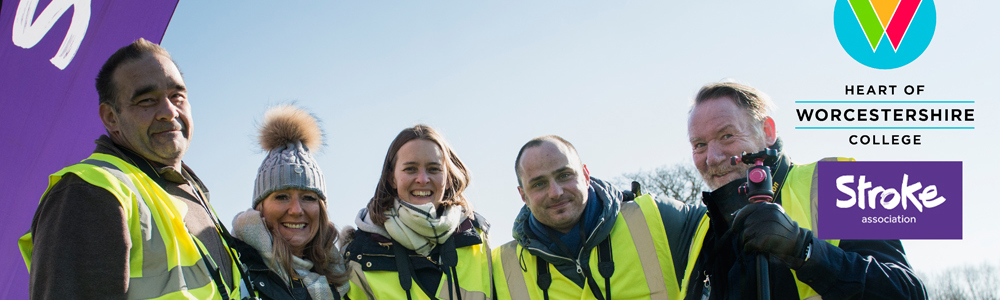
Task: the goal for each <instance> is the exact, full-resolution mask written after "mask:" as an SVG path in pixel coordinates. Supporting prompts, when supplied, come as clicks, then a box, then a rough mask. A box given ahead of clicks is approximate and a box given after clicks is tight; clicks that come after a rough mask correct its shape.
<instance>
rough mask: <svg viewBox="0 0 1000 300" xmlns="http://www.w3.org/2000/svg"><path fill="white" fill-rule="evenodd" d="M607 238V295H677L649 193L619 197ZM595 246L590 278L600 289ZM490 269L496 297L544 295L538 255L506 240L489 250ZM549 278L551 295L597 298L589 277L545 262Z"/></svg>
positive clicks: (659, 221) (660, 223)
mask: <svg viewBox="0 0 1000 300" xmlns="http://www.w3.org/2000/svg"><path fill="white" fill-rule="evenodd" d="M608 238H610V239H611V249H612V250H611V253H612V261H613V262H614V266H615V271H614V273H613V274H612V275H611V297H613V298H615V299H676V298H675V297H674V295H677V294H678V293H679V288H678V286H677V275H676V273H675V271H674V262H673V257H672V256H671V254H670V244H669V242H668V241H667V234H666V231H665V229H664V228H663V219H662V218H661V217H660V210H659V208H658V207H657V205H656V202H655V201H654V200H653V197H652V196H650V195H643V196H641V197H638V198H636V199H635V200H634V201H628V202H623V203H622V205H621V211H620V212H619V213H618V217H617V218H616V219H615V225H614V227H613V228H612V229H611V234H610V236H609V237H608ZM597 248H598V247H594V249H593V251H592V252H591V255H590V260H589V262H588V264H589V266H590V269H591V270H594V271H592V272H591V273H592V274H593V276H594V281H595V282H596V283H597V285H598V286H599V287H600V289H601V291H607V289H608V287H607V286H605V280H604V277H602V276H601V275H600V272H597V270H598V267H597V266H598V260H599V257H598V256H599V255H598V253H597ZM494 251H495V253H494V254H493V260H494V262H493V272H494V278H495V279H496V287H497V298H498V299H544V297H543V294H542V290H541V288H540V287H538V284H537V282H538V281H537V280H538V274H537V273H538V271H537V267H536V266H537V265H536V263H537V259H538V257H536V256H534V255H531V253H529V252H528V250H527V249H523V248H522V247H521V245H519V244H518V243H517V241H511V242H509V243H507V244H504V245H503V246H501V247H499V248H497V249H496V250H494ZM548 266H549V274H551V276H552V283H551V285H550V287H549V289H548V291H549V292H548V293H549V298H550V299H596V297H594V294H593V293H592V292H591V289H590V286H589V283H586V282H585V283H584V286H583V287H580V286H578V285H576V283H574V282H573V281H572V280H570V279H569V278H567V277H565V276H563V275H562V273H560V272H559V271H558V270H557V269H556V268H555V266H554V265H551V264H549V265H548Z"/></svg>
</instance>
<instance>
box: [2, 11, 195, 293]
mask: <svg viewBox="0 0 1000 300" xmlns="http://www.w3.org/2000/svg"><path fill="white" fill-rule="evenodd" d="M0 1H2V4H3V5H2V7H0V8H2V9H0V66H2V67H0V99H2V103H3V108H2V109H0V128H3V130H2V131H0V136H2V137H0V141H2V143H0V145H2V146H0V149H2V150H0V151H2V155H0V157H2V161H3V163H2V164H0V166H2V167H0V191H3V194H4V195H3V198H2V200H0V206H2V207H3V209H0V220H3V221H2V222H3V226H2V227H0V230H2V233H0V299H28V272H27V269H26V268H25V266H24V261H23V260H22V258H21V254H20V251H19V250H18V248H17V242H16V241H17V239H18V238H19V237H20V236H21V235H23V234H24V233H25V232H27V231H28V229H29V227H30V226H31V220H32V217H33V216H34V213H35V208H36V207H37V206H38V200H39V199H40V198H41V195H42V192H43V191H45V188H46V186H47V184H48V175H49V174H51V173H53V172H55V171H58V170H59V169H61V168H62V167H64V166H67V165H70V164H73V163H76V162H79V161H80V160H82V159H84V158H86V157H87V156H88V155H90V153H91V151H93V149H94V144H93V141H94V140H95V139H97V137H98V136H99V135H101V134H103V133H104V126H103V125H101V122H100V119H99V118H98V110H97V107H98V100H97V91H96V90H95V89H94V78H95V77H97V72H98V70H100V68H101V65H102V64H103V63H104V61H105V60H106V59H107V58H108V57H109V56H111V54H112V53H114V51H115V50H117V49H118V48H120V47H122V46H125V45H128V44H129V43H131V42H132V41H135V40H136V39H138V38H140V37H142V38H145V39H147V40H150V41H152V42H155V43H159V42H160V40H161V39H162V38H163V33H164V32H165V31H166V28H167V24H168V23H169V22H170V17H171V16H172V15H173V12H174V8H175V7H176V6H177V0H154V1H101V0H93V1H91V0H51V1H46V0H41V1H39V0H20V1H18V0H0ZM80 225H81V226H86V224H80Z"/></svg>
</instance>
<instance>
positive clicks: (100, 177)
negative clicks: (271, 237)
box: [19, 153, 240, 299]
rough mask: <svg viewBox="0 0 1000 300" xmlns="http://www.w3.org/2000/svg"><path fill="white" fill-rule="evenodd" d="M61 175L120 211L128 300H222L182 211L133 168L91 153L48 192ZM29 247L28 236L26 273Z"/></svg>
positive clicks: (68, 169)
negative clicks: (104, 194)
mask: <svg viewBox="0 0 1000 300" xmlns="http://www.w3.org/2000/svg"><path fill="white" fill-rule="evenodd" d="M66 173H73V174H76V175H77V176H79V177H80V178H81V179H83V180H84V181H86V182H88V183H90V184H92V185H94V186H97V187H102V188H104V189H105V190H107V191H108V192H110V193H111V194H113V195H114V196H115V198H117V200H118V202H119V203H120V204H121V205H122V210H123V212H124V213H125V217H126V223H127V225H128V229H129V235H130V239H131V241H132V247H131V249H129V282H128V290H127V291H126V296H127V298H128V299H222V298H223V295H220V294H219V292H218V288H217V286H216V284H215V282H214V281H213V280H212V276H211V273H210V272H209V270H208V267H207V266H206V264H205V263H206V262H205V261H204V260H203V259H202V256H201V254H200V253H199V251H198V249H199V248H201V249H203V250H204V249H205V248H204V245H203V244H201V242H200V241H198V240H197V239H196V238H195V237H194V236H193V235H191V233H190V232H188V230H187V227H186V226H185V225H184V221H183V219H184V216H185V215H186V213H187V205H185V204H184V203H183V202H180V201H179V200H177V199H175V198H173V197H172V196H170V195H169V194H168V193H167V192H166V191H164V190H163V188H162V187H160V186H159V185H158V184H156V182H155V181H154V180H153V179H152V178H150V177H149V176H147V175H146V174H145V173H144V172H142V171H141V170H139V169H137V168H136V167H135V166H132V165H130V164H128V163H126V162H125V161H123V160H121V159H119V158H117V157H114V156H111V155H106V154H96V153H95V154H93V155H91V156H90V157H89V158H87V159H85V160H84V161H82V162H81V163H78V164H74V165H72V166H69V167H66V168H64V169H62V170H60V171H59V172H56V173H55V174H52V175H51V176H49V189H51V188H52V186H54V185H55V184H56V183H57V182H58V181H59V180H60V179H61V178H62V176H63V175H65V174H66ZM46 193H48V189H47V190H46ZM42 199H45V196H44V194H43V196H42ZM31 243H32V242H31V233H30V232H29V233H28V234H26V235H25V236H24V237H22V238H21V240H20V241H19V244H20V245H21V250H22V255H23V256H24V257H25V265H26V266H28V270H29V271H30V270H31V263H30V258H31V251H32V249H31V248H32V245H31ZM234 263H235V260H234ZM232 268H233V278H234V279H237V278H239V274H240V273H239V271H238V269H237V268H236V265H235V264H234V265H233V266H232ZM235 284H236V282H234V285H232V286H236V285H235ZM239 293H240V292H239V290H238V289H237V290H234V291H233V292H232V293H231V294H230V295H229V297H230V298H236V299H239V298H240V294H239Z"/></svg>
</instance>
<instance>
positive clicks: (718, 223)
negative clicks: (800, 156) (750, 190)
mask: <svg viewBox="0 0 1000 300" xmlns="http://www.w3.org/2000/svg"><path fill="white" fill-rule="evenodd" d="M782 146H783V143H782V141H781V138H778V139H777V140H775V142H774V144H773V145H771V146H770V147H769V148H771V149H774V150H777V151H778V159H777V160H775V161H774V163H772V164H770V165H768V167H770V168H771V176H772V178H773V179H774V183H775V185H774V186H775V187H777V188H776V189H775V191H774V192H775V203H779V204H780V203H781V194H780V191H781V186H783V185H784V181H785V178H786V177H787V175H788V172H789V171H790V170H791V168H792V163H791V161H790V159H789V158H788V156H787V155H785V153H784V152H782V151H781V148H782ZM746 181H747V179H746V177H742V178H739V179H736V180H733V181H731V182H729V183H727V184H726V185H724V186H722V187H720V188H718V189H716V190H714V191H711V192H702V203H704V204H705V206H706V207H707V208H708V212H707V213H708V216H709V218H710V220H711V222H712V228H715V229H716V230H719V231H717V232H724V231H726V230H727V229H728V228H729V222H731V221H732V218H733V214H734V213H736V211H737V210H739V209H740V208H743V207H744V206H746V205H747V204H749V202H747V199H746V196H743V195H742V194H740V192H739V187H740V186H742V185H743V183H745V182H746Z"/></svg>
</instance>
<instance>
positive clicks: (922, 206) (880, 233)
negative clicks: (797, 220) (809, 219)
mask: <svg viewBox="0 0 1000 300" xmlns="http://www.w3.org/2000/svg"><path fill="white" fill-rule="evenodd" d="M817 168H818V172H819V178H818V180H819V181H818V183H817V184H819V204H818V208H817V210H818V218H819V220H818V222H819V224H818V227H817V231H818V232H817V234H818V236H819V238H821V239H861V240H865V239H962V162H960V161H957V162H952V161H905V162H904V161H899V162H896V161H892V162H889V161H881V162H878V161H876V162H835V161H821V162H819V164H818V165H817ZM859 190H860V193H859Z"/></svg>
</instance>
